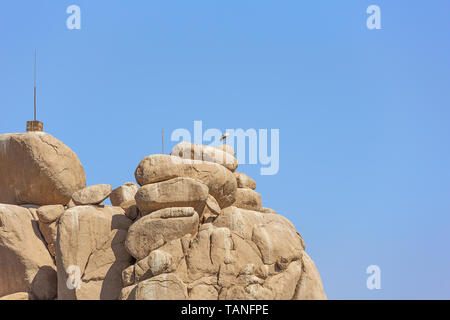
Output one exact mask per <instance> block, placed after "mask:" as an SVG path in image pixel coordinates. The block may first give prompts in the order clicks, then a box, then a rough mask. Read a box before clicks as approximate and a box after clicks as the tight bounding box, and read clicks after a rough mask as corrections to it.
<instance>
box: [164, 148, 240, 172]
mask: <svg viewBox="0 0 450 320" xmlns="http://www.w3.org/2000/svg"><path fill="white" fill-rule="evenodd" d="M170 155H171V156H176V157H180V158H183V159H191V160H200V161H207V162H213V163H217V164H220V165H222V166H224V167H225V168H227V169H228V170H230V171H234V170H236V168H237V166H238V161H237V159H236V158H235V157H234V156H233V155H231V154H230V153H228V152H225V151H223V150H220V149H218V148H214V147H211V146H204V145H197V144H193V143H189V142H180V143H178V144H177V145H176V146H175V147H174V148H173V149H172V152H171V153H170Z"/></svg>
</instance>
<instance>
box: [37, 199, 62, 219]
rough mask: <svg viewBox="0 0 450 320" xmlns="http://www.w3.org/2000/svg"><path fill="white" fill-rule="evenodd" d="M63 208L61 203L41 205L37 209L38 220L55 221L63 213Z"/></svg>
mask: <svg viewBox="0 0 450 320" xmlns="http://www.w3.org/2000/svg"><path fill="white" fill-rule="evenodd" d="M64 211H65V209H64V206H63V205H60V204H54V205H48V206H42V207H39V209H37V215H38V217H39V221H41V222H42V223H52V222H55V221H56V220H57V219H58V218H59V217H60V216H61V215H62V214H63V213H64Z"/></svg>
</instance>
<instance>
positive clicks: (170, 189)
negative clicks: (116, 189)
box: [135, 178, 208, 215]
mask: <svg viewBox="0 0 450 320" xmlns="http://www.w3.org/2000/svg"><path fill="white" fill-rule="evenodd" d="M207 198H208V187H207V186H206V185H205V184H203V183H202V182H200V181H197V180H194V179H191V178H174V179H171V180H167V181H162V182H158V183H152V184H147V185H145V186H143V187H141V188H140V189H139V191H138V192H137V193H136V197H135V199H136V205H137V206H138V208H139V211H140V212H141V214H142V215H146V214H148V213H151V212H153V211H156V210H160V209H164V208H170V207H193V208H194V209H195V210H196V211H197V212H200V213H202V212H203V209H204V207H205V201H206V199H207Z"/></svg>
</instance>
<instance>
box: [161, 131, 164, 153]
mask: <svg viewBox="0 0 450 320" xmlns="http://www.w3.org/2000/svg"><path fill="white" fill-rule="evenodd" d="M161 140H162V153H163V154H164V129H161Z"/></svg>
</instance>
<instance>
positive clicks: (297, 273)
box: [121, 207, 326, 300]
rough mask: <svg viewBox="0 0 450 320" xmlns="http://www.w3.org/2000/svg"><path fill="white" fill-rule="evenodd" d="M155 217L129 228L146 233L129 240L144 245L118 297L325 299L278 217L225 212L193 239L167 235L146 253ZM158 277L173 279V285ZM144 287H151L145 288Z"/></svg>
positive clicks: (297, 240) (299, 243)
mask: <svg viewBox="0 0 450 320" xmlns="http://www.w3.org/2000/svg"><path fill="white" fill-rule="evenodd" d="M191 212H192V211H191ZM157 213H158V214H157V215H155V216H158V217H161V216H171V217H176V216H183V215H184V214H181V213H177V214H174V213H173V212H171V211H170V209H163V210H160V211H158V212H157ZM152 215H153V214H151V215H149V216H146V217H144V218H142V219H140V220H138V221H137V222H136V223H135V224H134V225H133V226H132V227H131V228H130V232H131V229H132V228H134V227H135V225H139V224H140V223H142V224H141V225H139V228H140V230H141V232H142V233H143V234H145V235H144V236H139V235H136V234H133V241H132V242H133V243H135V244H136V243H140V244H141V245H140V246H139V250H140V254H139V255H136V254H135V257H136V258H137V259H138V261H137V262H136V263H135V265H134V266H131V267H129V268H127V269H126V270H125V271H124V273H123V275H122V276H123V284H124V289H123V290H122V293H121V299H158V298H160V297H158V294H156V293H154V292H158V293H160V292H161V291H160V290H162V289H161V287H164V286H166V287H167V288H166V290H167V291H166V293H165V294H164V295H165V297H167V298H168V299H172V298H173V297H177V299H196V300H197V299H198V300H201V299H283V300H288V299H298V298H301V297H304V298H308V299H325V298H326V297H325V294H324V292H323V288H322V284H321V280H320V277H318V273H317V270H316V268H315V266H314V264H313V263H312V262H310V260H309V257H308V256H307V255H306V253H305V252H304V245H303V240H302V239H301V237H300V236H299V235H298V234H297V232H296V231H295V228H294V226H293V225H292V223H290V222H289V221H288V220H287V219H286V218H284V217H282V216H280V215H274V214H265V213H261V212H257V211H251V210H245V209H240V208H237V207H229V208H225V209H222V210H221V214H220V215H218V216H217V218H216V219H215V220H214V222H213V223H204V224H202V225H200V226H199V229H198V233H197V234H196V235H195V234H193V232H194V231H192V232H191V233H189V234H188V231H187V230H186V231H185V232H182V233H180V234H178V235H175V233H174V232H173V230H171V232H172V233H171V235H173V236H171V237H170V239H171V240H170V242H165V241H159V243H160V244H159V245H157V246H153V247H149V246H147V245H142V244H148V243H150V244H152V243H155V239H151V241H148V238H149V236H150V235H151V234H154V233H158V231H157V230H156V229H158V230H161V229H162V228H160V227H158V228H155V231H150V229H152V228H154V226H152V227H149V226H148V222H146V223H144V222H143V219H147V220H148V221H150V220H152V219H151V216H152ZM171 219H174V218H171ZM175 219H179V218H175ZM141 221H142V222H141ZM130 234H131V233H130ZM183 234H184V235H183ZM138 239H140V242H138ZM163 243H166V245H165V246H162V244H163ZM180 243H181V247H180ZM146 249H147V250H146ZM161 277H166V278H164V279H169V278H170V279H171V280H170V281H169V282H170V284H169V283H165V281H167V280H163V279H162V278H161ZM154 281H155V282H154ZM147 287H148V288H151V289H143V288H147ZM185 288H187V294H185V291H184V290H185ZM306 288H307V289H306ZM143 292H147V293H145V294H144V293H143ZM149 292H152V294H150V293H149Z"/></svg>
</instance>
